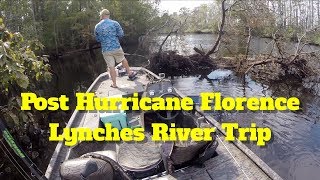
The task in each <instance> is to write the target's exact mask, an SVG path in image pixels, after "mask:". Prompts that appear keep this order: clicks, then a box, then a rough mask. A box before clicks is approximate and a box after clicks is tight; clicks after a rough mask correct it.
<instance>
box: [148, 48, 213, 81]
mask: <svg viewBox="0 0 320 180" xmlns="http://www.w3.org/2000/svg"><path fill="white" fill-rule="evenodd" d="M216 68H217V66H216V64H215V63H214V61H213V59H212V58H210V57H205V56H202V55H200V54H192V55H190V56H183V55H180V54H178V53H177V52H176V51H164V52H159V53H154V54H152V55H151V58H150V64H149V66H148V69H150V70H151V71H152V72H154V73H156V74H158V73H165V74H166V75H167V76H182V75H185V76H192V75H207V74H209V73H210V72H211V71H212V70H215V69H216Z"/></svg>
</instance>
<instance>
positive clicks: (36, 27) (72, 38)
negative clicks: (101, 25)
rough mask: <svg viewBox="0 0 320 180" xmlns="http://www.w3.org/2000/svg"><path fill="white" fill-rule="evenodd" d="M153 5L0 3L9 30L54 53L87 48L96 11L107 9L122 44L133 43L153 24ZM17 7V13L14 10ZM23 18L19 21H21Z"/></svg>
mask: <svg viewBox="0 0 320 180" xmlns="http://www.w3.org/2000/svg"><path fill="white" fill-rule="evenodd" d="M154 3H155V2H153V1H136V0H134V1H122V0H92V1H91V0H90V1H88V0H73V1H58V0H55V1H53V0H28V1H23V2H21V1H20V0H12V1H0V6H1V7H4V10H3V14H4V16H5V18H6V24H8V27H9V29H11V30H13V31H19V32H21V33H22V34H24V35H26V38H27V39H32V38H35V37H36V38H37V39H39V40H40V41H41V42H43V43H44V45H45V47H46V50H48V51H54V52H55V53H58V52H63V51H68V50H73V49H79V48H87V47H88V46H90V45H92V44H93V43H94V42H95V38H94V36H93V29H94V27H95V25H96V24H97V23H98V22H99V11H100V10H102V9H103V8H107V9H109V11H110V12H111V19H114V20H117V21H118V22H119V23H120V24H121V25H122V27H123V29H124V31H125V40H126V41H127V42H128V41H133V40H135V41H137V39H138V37H139V36H141V35H142V34H144V33H145V32H146V31H147V29H148V27H150V26H152V25H153V24H154V23H155V17H156V16H157V14H158V13H157V11H156V9H155V8H154ZM17 7H20V9H17ZM22 17H23V18H22Z"/></svg>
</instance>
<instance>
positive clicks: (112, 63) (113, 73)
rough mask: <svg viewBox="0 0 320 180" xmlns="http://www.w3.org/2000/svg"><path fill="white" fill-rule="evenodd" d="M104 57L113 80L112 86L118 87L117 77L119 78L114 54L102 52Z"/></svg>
mask: <svg viewBox="0 0 320 180" xmlns="http://www.w3.org/2000/svg"><path fill="white" fill-rule="evenodd" d="M102 55H103V58H104V60H105V62H106V64H107V66H108V68H109V71H110V72H109V74H110V76H111V80H112V85H111V86H112V87H117V82H116V78H117V73H116V68H115V59H114V57H113V56H112V55H110V54H109V53H102Z"/></svg>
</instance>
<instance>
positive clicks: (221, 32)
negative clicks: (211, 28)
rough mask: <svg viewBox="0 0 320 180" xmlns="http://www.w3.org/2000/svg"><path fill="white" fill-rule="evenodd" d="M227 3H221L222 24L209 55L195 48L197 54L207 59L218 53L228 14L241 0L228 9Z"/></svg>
mask: <svg viewBox="0 0 320 180" xmlns="http://www.w3.org/2000/svg"><path fill="white" fill-rule="evenodd" d="M226 1H227V0H223V1H222V2H221V23H220V27H219V33H218V37H217V39H216V42H215V43H214V45H213V47H212V49H211V50H210V51H208V52H207V53H205V52H203V51H201V50H200V49H198V48H196V47H194V48H193V49H194V50H195V51H196V52H197V53H199V54H201V55H204V56H205V57H206V58H207V57H209V56H210V55H211V54H213V53H216V52H217V49H218V47H219V45H220V42H221V39H222V36H223V34H224V26H225V23H226V14H227V12H228V11H229V10H230V9H231V8H232V7H233V6H234V5H235V4H236V3H237V2H239V1H241V0H238V1H235V2H234V3H233V4H232V5H231V6H229V7H228V8H226Z"/></svg>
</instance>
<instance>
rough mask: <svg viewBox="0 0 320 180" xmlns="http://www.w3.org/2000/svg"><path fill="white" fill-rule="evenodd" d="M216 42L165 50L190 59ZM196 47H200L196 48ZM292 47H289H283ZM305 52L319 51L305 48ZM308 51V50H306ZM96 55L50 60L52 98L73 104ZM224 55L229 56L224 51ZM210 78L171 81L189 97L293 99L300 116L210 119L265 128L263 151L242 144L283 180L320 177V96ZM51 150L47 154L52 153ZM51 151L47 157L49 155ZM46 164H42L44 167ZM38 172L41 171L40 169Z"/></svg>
mask: <svg viewBox="0 0 320 180" xmlns="http://www.w3.org/2000/svg"><path fill="white" fill-rule="evenodd" d="M163 38H164V37H159V38H158V39H156V40H155V41H154V42H151V43H152V45H151V46H150V47H151V49H157V48H154V47H156V44H161V39H163ZM214 39H215V35H211V34H188V35H186V36H184V37H179V39H178V40H177V39H174V38H172V39H171V38H170V39H169V40H170V41H168V44H166V46H165V47H164V49H165V50H166V49H177V50H178V51H179V52H180V53H182V54H192V53H193V50H192V48H193V47H194V46H197V47H199V48H203V49H209V48H210V47H211V46H212V44H213V42H214ZM269 43H270V40H269V39H265V38H254V39H253V40H252V45H251V47H252V48H253V49H254V51H251V55H253V56H254V55H255V53H254V52H264V51H266V49H268V48H269V45H268V44H269ZM200 44H201V46H200ZM237 46H238V49H239V51H241V50H243V48H242V47H241V43H240V44H238V45H237ZM288 48H289V50H290V48H291V50H292V49H293V48H294V44H292V46H291V47H290V46H289V47H288ZM307 48H309V50H310V49H312V50H313V49H314V48H318V47H314V46H311V47H307ZM124 49H125V50H126V52H128V53H133V52H134V51H135V47H124ZM306 50H308V49H306ZM94 54H95V56H90V54H89V53H80V54H77V55H72V56H65V57H62V58H60V59H59V60H57V59H56V60H52V61H51V65H52V67H53V69H54V71H55V72H56V74H57V77H56V78H55V80H54V81H55V87H54V89H55V91H56V93H57V94H66V95H67V96H68V97H70V98H71V101H72V102H71V103H72V104H73V105H74V104H75V101H74V94H75V92H84V91H86V89H87V88H88V87H89V86H90V84H91V83H92V82H93V80H94V79H95V78H96V77H97V76H98V75H99V74H100V73H102V72H104V71H105V68H106V66H105V63H104V61H103V59H102V56H101V53H100V50H96V51H95V53H94ZM223 54H225V55H229V54H228V52H227V51H223ZM128 59H129V63H130V64H131V65H133V66H144V65H145V64H146V61H145V60H144V59H141V58H137V57H128ZM208 77H209V78H210V79H211V80H210V79H208V78H207V79H206V78H205V79H202V78H200V77H176V78H175V79H174V80H173V82H174V86H175V87H176V88H177V89H179V90H180V91H182V92H183V93H184V94H186V95H189V96H198V95H199V93H200V92H204V91H205V92H213V91H214V92H221V93H222V95H223V96H232V97H237V96H240V97H242V96H245V97H252V96H255V97H259V96H272V97H281V96H284V97H290V96H296V97H298V98H299V99H300V101H301V104H302V111H299V112H272V113H270V112H232V113H230V112H229V113H227V112H222V113H221V112H219V113H212V115H213V116H214V117H215V118H216V119H217V120H219V121H221V122H239V124H240V125H241V126H250V123H251V122H256V123H257V125H258V126H263V127H270V128H271V130H272V132H273V140H272V141H271V142H270V143H268V145H267V146H266V147H264V148H261V147H257V146H256V145H255V144H254V143H246V145H247V146H248V147H249V148H250V149H251V150H252V151H253V152H255V153H256V154H257V155H258V156H259V157H260V158H261V159H262V160H264V161H265V162H266V163H267V164H268V165H269V166H270V167H271V168H272V169H273V170H275V171H276V172H277V173H278V174H279V175H280V176H281V177H283V178H284V179H319V177H320V97H319V96H317V95H315V94H314V93H310V91H309V90H307V89H305V88H304V87H301V86H297V85H294V84H291V83H289V82H283V83H282V84H273V85H272V86H267V85H264V84H261V83H258V82H255V81H253V80H251V79H250V78H249V77H245V83H244V78H242V77H237V76H235V74H234V73H233V72H232V71H228V70H215V71H214V72H213V73H212V74H210V75H209V76H208ZM53 150H54V149H52V152H53ZM52 152H48V156H50V155H49V154H50V153H52ZM43 164H46V163H43ZM41 169H44V170H45V169H46V166H45V165H42V167H41Z"/></svg>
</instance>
